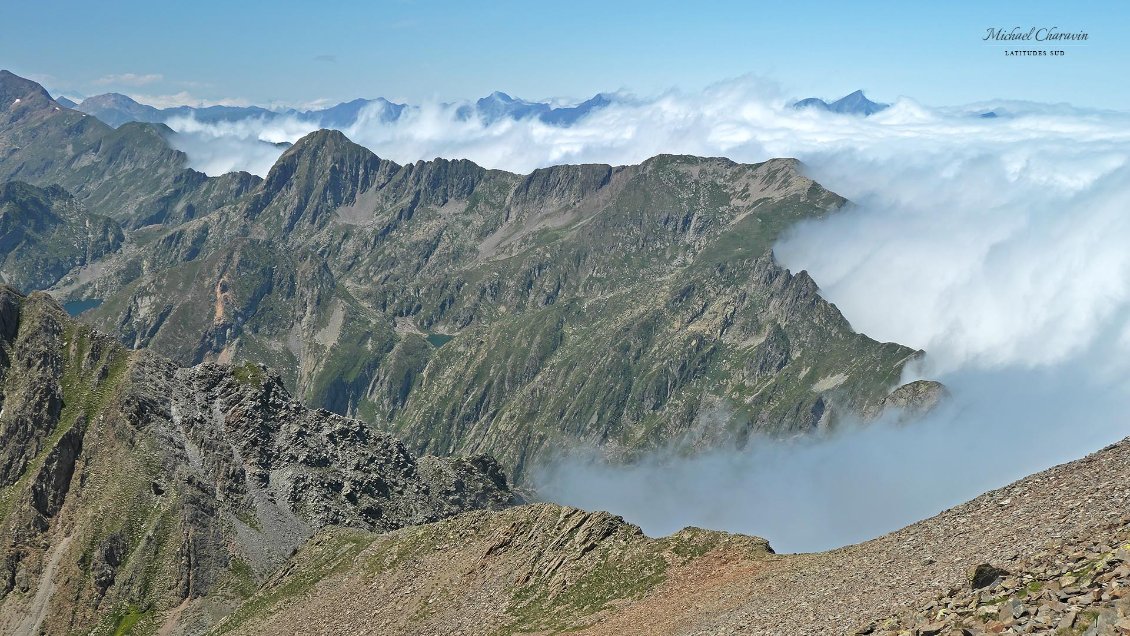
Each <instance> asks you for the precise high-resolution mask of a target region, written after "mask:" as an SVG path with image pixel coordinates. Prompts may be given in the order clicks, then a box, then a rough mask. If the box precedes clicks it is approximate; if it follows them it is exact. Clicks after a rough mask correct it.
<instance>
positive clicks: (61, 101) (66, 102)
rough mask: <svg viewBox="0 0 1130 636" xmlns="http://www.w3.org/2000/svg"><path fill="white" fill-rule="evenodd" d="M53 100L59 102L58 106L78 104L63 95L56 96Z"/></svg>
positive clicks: (72, 106)
mask: <svg viewBox="0 0 1130 636" xmlns="http://www.w3.org/2000/svg"><path fill="white" fill-rule="evenodd" d="M55 102H56V103H57V104H59V105H60V106H66V107H67V108H74V107H75V106H78V104H76V103H74V102H72V101H71V100H69V99H67V98H66V97H63V96H62V95H60V96H58V97H56V98H55Z"/></svg>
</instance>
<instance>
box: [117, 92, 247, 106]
mask: <svg viewBox="0 0 1130 636" xmlns="http://www.w3.org/2000/svg"><path fill="white" fill-rule="evenodd" d="M128 95H129V97H130V99H132V100H134V101H136V102H140V103H142V104H148V105H150V106H153V107H155V108H171V107H174V106H193V107H196V108H203V107H206V106H250V105H251V102H250V101H248V100H246V99H242V98H237V97H223V98H220V99H206V98H202V97H196V96H195V95H193V94H192V93H189V92H188V91H180V92H178V93H172V94H156V95H154V94H146V93H128Z"/></svg>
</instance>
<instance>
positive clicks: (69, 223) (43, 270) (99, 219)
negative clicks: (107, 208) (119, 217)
mask: <svg viewBox="0 0 1130 636" xmlns="http://www.w3.org/2000/svg"><path fill="white" fill-rule="evenodd" d="M124 239H125V236H124V234H123V232H122V229H121V227H120V226H119V225H118V224H117V223H115V222H114V221H112V220H111V219H109V218H106V217H104V216H99V215H95V214H90V213H88V212H87V211H86V210H85V209H83V207H82V206H81V205H80V204H79V203H78V202H77V201H75V199H74V197H72V196H71V195H70V193H68V192H67V191H65V190H63V189H62V188H61V187H59V186H50V187H48V188H46V189H40V188H36V187H35V186H30V185H27V184H25V183H21V182H19V181H9V182H8V183H6V184H3V185H0V274H2V275H3V278H4V281H5V282H7V283H8V284H9V285H12V286H13V287H16V288H18V289H45V288H47V287H50V286H51V285H53V284H54V283H56V282H57V281H58V280H59V279H60V278H62V277H63V276H64V275H65V274H66V273H67V272H69V271H71V270H72V269H73V268H75V267H81V266H83V265H87V264H90V263H92V262H94V261H96V260H98V259H99V258H102V257H104V256H106V255H108V254H110V253H112V252H115V251H116V250H118V249H119V248H121V246H122V242H123V241H124Z"/></svg>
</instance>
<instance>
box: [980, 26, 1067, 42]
mask: <svg viewBox="0 0 1130 636" xmlns="http://www.w3.org/2000/svg"><path fill="white" fill-rule="evenodd" d="M981 39H982V40H1004V41H1013V40H1035V41H1036V42H1048V41H1056V40H1087V39H1089V38H1088V36H1087V34H1086V33H1085V32H1083V31H1079V32H1075V33H1069V32H1067V31H1060V30H1059V27H1051V28H1048V27H1039V28H1036V27H1032V28H1030V29H1028V30H1027V31H1024V30H1022V29H1021V28H1020V27H1013V29H1012V30H1011V31H1006V30H1004V29H994V28H992V27H990V28H988V29H986V33H985V37H983V38H981Z"/></svg>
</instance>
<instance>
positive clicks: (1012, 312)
mask: <svg viewBox="0 0 1130 636" xmlns="http://www.w3.org/2000/svg"><path fill="white" fill-rule="evenodd" d="M790 101H791V100H789V99H786V98H785V97H784V96H783V95H782V94H781V92H780V91H779V90H778V89H776V88H775V87H774V86H773V85H771V84H768V83H765V82H761V81H758V80H756V79H751V78H743V79H739V80H734V81H729V82H724V83H720V84H717V85H715V86H713V87H711V88H709V89H707V90H705V91H703V92H702V93H696V94H686V93H680V92H674V91H673V92H670V93H667V94H663V95H660V96H657V97H654V98H649V99H642V98H633V97H630V96H625V95H620V96H618V100H617V103H615V104H613V105H612V106H609V107H607V108H604V109H601V110H598V111H595V112H593V113H592V114H590V115H589V116H587V117H585V118H583V119H581V120H580V121H578V122H577V123H576V124H574V125H572V126H569V127H557V126H552V125H548V124H545V123H543V122H540V121H538V120H536V119H529V120H521V121H514V120H510V119H503V120H499V121H497V122H494V123H492V124H489V125H487V124H485V123H483V122H481V121H479V120H477V119H474V118H472V119H469V120H460V119H459V118H457V117H455V116H454V107H453V106H444V105H439V104H434V105H424V106H421V107H418V108H412V109H409V110H408V111H406V113H405V114H404V115H403V116H402V117H401V118H400V119H399V120H397V121H395V122H392V123H388V122H384V121H382V119H381V117H380V113H379V112H376V111H373V112H368V111H363V112H362V114H361V117H360V118H359V119H358V121H357V122H356V123H354V124H353V125H352V126H349V127H346V128H343V129H342V130H343V132H345V133H346V134H347V135H348V136H349V137H350V138H352V139H353V140H355V141H357V142H358V143H361V144H363V145H365V146H367V147H369V148H370V149H372V150H373V151H374V152H376V153H377V154H378V155H381V156H383V157H386V158H390V159H393V160H395V161H398V162H409V161H415V160H417V159H430V158H433V157H437V156H443V157H450V158H454V157H466V158H470V159H472V160H474V161H476V162H478V163H480V164H482V165H485V166H488V167H492V168H503V169H508V170H513V171H518V172H526V171H529V170H531V169H533V168H536V167H540V166H545V165H551V164H556V163H577V162H601V163H613V164H627V163H637V162H639V161H642V160H644V159H646V158H648V157H650V156H652V155H655V154H658V153H664V152H667V153H687V154H696V155H722V156H726V157H729V158H731V159H734V160H737V161H744V162H754V161H761V160H764V159H767V158H770V157H777V156H793V157H798V158H800V159H801V160H803V161H804V162H805V163H806V164H807V165H808V167H809V170H810V173H811V175H812V176H813V177H814V178H815V179H816V180H817V181H819V182H821V183H822V184H824V185H825V186H827V187H829V188H830V189H832V190H834V191H836V192H839V193H840V194H843V195H844V196H846V197H848V198H849V199H850V200H852V201H853V202H854V206H853V207H852V208H851V209H848V210H845V211H843V212H841V213H839V214H837V215H835V216H833V217H832V218H829V219H827V220H824V221H820V222H816V223H808V224H804V225H802V226H799V227H797V228H796V229H795V230H794V231H793V232H791V234H790V235H789V236H788V237H787V238H786V239H785V240H783V241H782V242H781V244H780V245H778V246H777V255H778V258H779V259H780V260H781V261H782V262H783V263H784V264H785V265H787V266H788V267H790V268H791V269H793V270H798V269H807V270H808V271H809V272H810V273H811V274H812V276H813V278H814V279H815V280H816V281H817V282H818V283H819V284H820V285H821V288H822V293H823V294H824V295H825V297H827V298H828V299H829V300H831V301H833V302H835V303H836V304H837V306H839V307H840V309H841V310H842V311H843V313H844V315H845V316H846V317H847V318H848V319H849V320H850V321H851V322H852V325H853V326H854V327H855V328H856V329H857V330H859V331H862V332H864V333H867V334H869V335H871V336H872V337H875V338H878V339H881V340H893V341H897V342H901V343H903V344H906V345H909V346H912V347H919V348H924V349H926V350H927V352H928V356H927V358H926V360H925V362H924V363H923V364H922V365H921V366H920V367H919V368H916V369H914V370H913V372H912V374H911V375H920V376H926V377H935V378H939V379H941V380H943V381H944V382H946V383H947V385H949V387H950V389H951V393H952V394H953V397H952V399H951V400H950V402H949V404H948V405H947V406H946V407H944V408H943V409H941V410H939V411H937V412H936V413H934V414H933V415H931V416H930V417H929V418H928V419H927V420H926V421H923V422H919V423H917V424H915V425H913V426H910V427H901V428H900V427H894V426H888V425H883V424H880V425H875V426H871V427H865V428H863V429H861V430H854V427H848V428H849V429H851V430H845V431H842V432H841V433H839V434H837V435H835V436H832V437H830V438H824V439H819V440H815V439H814V440H806V441H803V442H790V443H777V442H763V443H761V444H754V445H751V448H749V449H746V450H741V451H737V450H729V451H719V452H716V453H712V454H709V455H705V456H701V457H698V458H694V459H676V458H674V457H671V456H668V455H667V454H664V453H657V454H656V455H655V456H654V457H653V458H651V459H649V460H646V461H644V462H642V463H641V464H639V465H637V466H634V467H631V468H616V467H608V466H603V465H601V464H600V463H599V462H597V463H595V464H594V463H592V462H590V461H587V460H579V459H576V458H573V459H570V460H567V461H561V462H559V463H557V465H556V466H555V467H554V469H553V470H550V471H547V472H546V473H545V474H544V475H543V479H542V492H543V494H545V495H546V496H548V497H550V498H554V499H557V500H559V501H563V502H565V503H572V504H576V505H583V506H586V507H589V508H604V509H609V510H612V511H615V512H617V513H620V514H623V515H624V516H625V517H627V518H628V519H630V520H633V521H637V522H640V523H642V524H643V525H644V527H645V529H646V530H648V531H649V532H652V533H665V532H669V531H671V530H674V529H677V528H678V527H681V526H683V525H688V524H695V525H702V526H707V527H721V528H726V529H730V530H735V531H741V532H747V533H751V534H760V535H763V536H767V537H768V538H769V539H770V540H771V541H773V542H774V544H776V545H777V546H778V547H779V548H783V549H786V550H790V549H796V550H808V549H821V548H826V547H832V546H835V545H841V544H844V543H848V542H851V541H857V540H861V539H864V538H867V537H870V536H874V535H875V534H877V533H881V532H884V531H887V530H892V529H895V528H897V527H899V526H901V525H903V524H906V523H909V522H912V521H914V520H916V519H919V518H922V517H925V516H928V515H930V514H933V513H936V512H938V511H940V510H941V509H943V508H944V507H946V506H949V505H951V504H953V503H957V502H958V501H960V500H962V499H964V498H968V497H970V496H973V495H976V494H978V493H979V492H981V491H983V490H986V489H989V488H992V487H996V486H999V485H1003V484H1004V483H1006V482H1007V481H1009V480H1011V479H1014V478H1017V477H1020V476H1022V475H1025V474H1028V473H1031V472H1034V471H1036V470H1039V469H1042V468H1045V467H1047V466H1050V465H1052V464H1055V463H1057V462H1061V461H1066V460H1070V459H1074V458H1077V457H1079V456H1081V455H1083V454H1085V453H1086V452H1088V451H1092V450H1096V449H1098V448H1099V447H1101V446H1103V445H1104V444H1106V443H1109V442H1111V441H1114V440H1115V439H1118V438H1120V437H1122V436H1125V435H1127V434H1130V425H1128V424H1126V423H1125V420H1124V414H1125V413H1126V412H1127V408H1126V407H1127V406H1130V387H1128V386H1127V382H1126V381H1125V380H1124V378H1126V377H1127V374H1126V372H1127V368H1126V367H1127V362H1126V361H1127V360H1130V356H1128V355H1127V354H1130V250H1127V249H1126V247H1125V246H1126V245H1128V244H1130V217H1128V216H1127V211H1128V210H1130V165H1128V160H1130V116H1128V115H1126V114H1124V113H1116V112H1106V111H1095V110H1087V109H1081V108H1075V107H1071V106H1068V105H1063V104H1056V105H1046V104H1032V103H1024V102H1006V101H1000V102H991V103H983V104H975V105H971V106H968V107H964V108H947V109H937V108H930V107H927V106H924V105H922V104H919V103H917V102H915V101H913V100H911V99H905V98H904V99H899V100H896V101H895V102H894V104H893V105H892V106H891V108H889V109H887V110H885V111H882V112H880V113H878V114H875V115H873V116H871V117H866V118H863V117H854V116H847V115H836V114H831V113H826V112H820V111H815V110H804V111H797V110H794V109H792V108H790V107H789V103H790ZM990 112H991V113H993V114H994V115H995V116H993V117H982V116H981V115H983V114H987V113H990ZM170 125H172V126H173V128H174V129H176V130H178V131H180V132H181V134H180V135H179V136H178V142H177V143H178V144H181V147H182V148H183V149H185V150H186V151H187V152H188V153H189V156H190V157H191V158H192V160H193V161H194V163H195V165H196V166H198V167H201V168H202V169H204V170H205V171H206V172H209V173H210V174H215V173H216V172H220V171H226V170H231V169H236V168H240V169H247V170H251V171H252V172H256V173H258V174H264V173H265V172H266V170H268V169H269V167H270V164H271V162H272V161H273V159H274V158H275V157H277V156H278V154H279V153H280V152H281V149H279V148H277V147H275V146H271V145H269V144H268V143H266V142H279V141H294V140H296V139H297V138H298V137H300V136H301V135H302V134H305V133H306V132H309V131H311V130H314V129H315V128H317V126H318V122H311V121H301V120H298V119H281V118H277V119H274V120H272V121H269V122H267V121H254V120H247V121H242V122H236V123H234V124H230V125H228V124H224V125H217V126H211V125H209V126H205V125H201V124H198V123H195V122H193V121H191V120H185V121H180V122H170ZM221 126H227V127H226V128H223V127H221ZM907 379H909V376H908V378H907Z"/></svg>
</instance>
